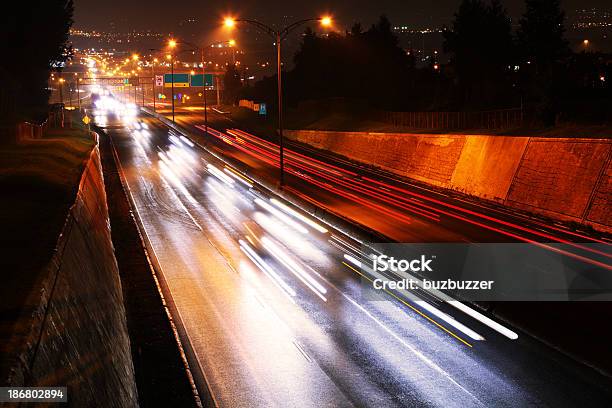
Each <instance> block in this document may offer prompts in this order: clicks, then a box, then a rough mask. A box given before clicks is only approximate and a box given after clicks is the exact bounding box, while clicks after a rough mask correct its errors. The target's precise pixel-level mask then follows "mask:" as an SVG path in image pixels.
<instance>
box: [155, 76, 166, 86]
mask: <svg viewBox="0 0 612 408" xmlns="http://www.w3.org/2000/svg"><path fill="white" fill-rule="evenodd" d="M155 86H164V76H163V75H155Z"/></svg>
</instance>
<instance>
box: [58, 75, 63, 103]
mask: <svg viewBox="0 0 612 408" xmlns="http://www.w3.org/2000/svg"><path fill="white" fill-rule="evenodd" d="M57 81H58V82H59V91H60V103H61V104H62V105H63V104H64V90H63V88H64V78H60V79H58V80H57ZM62 109H63V107H62Z"/></svg>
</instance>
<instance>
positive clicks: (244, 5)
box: [74, 0, 612, 32]
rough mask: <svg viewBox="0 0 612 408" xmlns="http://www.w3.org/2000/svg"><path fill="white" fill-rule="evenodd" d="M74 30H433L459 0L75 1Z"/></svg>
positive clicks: (575, 0) (512, 2)
mask: <svg viewBox="0 0 612 408" xmlns="http://www.w3.org/2000/svg"><path fill="white" fill-rule="evenodd" d="M74 3H75V9H76V12H75V27H78V28H84V29H98V30H108V28H109V27H110V22H114V23H115V25H116V27H117V29H118V30H120V31H125V30H132V29H136V30H141V29H152V30H154V31H156V32H171V31H174V30H175V29H177V26H178V23H179V22H180V21H181V20H184V19H186V18H190V17H195V18H197V19H198V21H199V22H201V23H203V24H210V25H211V29H214V27H215V26H216V25H217V24H218V23H219V21H220V19H221V17H222V16H223V15H225V14H228V13H230V12H232V13H233V14H234V15H239V16H242V17H245V18H247V17H249V18H256V19H259V20H261V21H264V22H267V23H274V22H275V21H278V20H279V19H281V18H282V16H283V15H289V16H292V17H291V20H294V19H299V18H307V17H314V16H318V15H321V14H324V13H325V12H326V11H328V12H330V13H331V14H332V15H333V16H334V17H335V19H336V20H337V21H338V23H339V25H340V26H346V27H348V26H350V25H351V24H352V23H353V22H355V21H360V22H362V23H363V25H364V26H368V25H369V24H371V23H372V22H374V21H375V20H376V19H377V17H378V16H379V15H381V14H386V15H387V16H388V17H389V19H390V20H391V22H392V23H393V24H394V25H400V24H407V25H414V26H415V28H420V27H435V26H440V25H442V24H445V23H448V22H449V21H450V20H451V18H452V15H453V13H454V12H455V10H456V9H457V7H458V5H459V3H460V0H351V1H335V2H334V1H330V0H327V1H321V0H310V1H281V0H243V1H233V2H231V1H230V2H228V1H219V0H208V1H203V0H178V1H177V0H173V1H169V0H135V1H134V0H132V1H130V0H128V1H125V0H104V1H100V0H74ZM504 4H505V6H506V7H507V9H508V11H509V13H510V15H511V16H512V17H513V18H515V17H517V16H519V15H520V13H521V12H522V10H523V7H524V1H523V0H506V1H504ZM562 4H563V7H564V8H565V10H566V12H567V13H568V14H569V13H570V12H571V11H572V10H574V9H576V8H590V7H598V8H604V9H610V8H612V6H611V4H610V0H565V1H564V2H563V3H562Z"/></svg>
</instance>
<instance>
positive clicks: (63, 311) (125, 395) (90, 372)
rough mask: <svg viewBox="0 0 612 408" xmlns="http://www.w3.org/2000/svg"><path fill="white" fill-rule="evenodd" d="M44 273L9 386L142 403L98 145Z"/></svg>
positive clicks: (77, 400) (80, 401) (80, 402)
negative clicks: (57, 389) (48, 388)
mask: <svg viewBox="0 0 612 408" xmlns="http://www.w3.org/2000/svg"><path fill="white" fill-rule="evenodd" d="M42 276H43V278H42V279H43V281H42V282H41V285H40V290H39V291H38V290H37V291H36V293H33V294H32V295H31V296H30V297H29V298H28V299H27V300H26V305H25V310H26V313H25V314H23V318H21V319H20V325H21V326H25V327H26V328H27V330H23V331H21V332H22V333H24V335H23V338H20V339H19V342H18V343H17V344H18V345H19V349H18V350H17V352H16V356H15V359H14V361H15V363H14V364H13V367H12V369H11V373H10V376H9V378H8V381H7V383H8V385H9V386H43V385H55V386H67V387H68V401H69V402H68V405H69V406H73V407H93V406H108V407H136V406H138V398H137V391H136V383H135V380H134V368H133V364H132V358H131V353H130V344H129V338H128V331H127V324H126V318H125V310H124V306H123V295H122V291H121V282H120V280H119V271H118V268H117V262H116V260H115V256H114V251H113V246H112V241H111V236H110V228H109V218H108V210H107V207H106V194H105V191H104V183H103V180H102V169H101V166H100V156H99V152H98V148H97V147H95V148H94V150H93V151H92V154H91V157H90V159H89V161H88V163H87V166H86V168H85V170H84V172H83V175H82V178H81V182H80V185H79V190H78V193H77V198H76V201H75V203H74V205H73V206H72V207H71V209H70V212H69V214H68V217H67V220H66V223H65V225H64V228H63V230H62V234H61V236H60V238H59V240H58V244H57V248H56V253H55V254H54V256H53V258H52V260H51V261H50V263H49V265H48V267H47V269H46V270H45V271H44V273H43V274H42Z"/></svg>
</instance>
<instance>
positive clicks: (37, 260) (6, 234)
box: [0, 113, 94, 324]
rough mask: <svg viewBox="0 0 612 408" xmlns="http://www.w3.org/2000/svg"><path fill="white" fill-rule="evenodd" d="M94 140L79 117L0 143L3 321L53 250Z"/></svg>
mask: <svg viewBox="0 0 612 408" xmlns="http://www.w3.org/2000/svg"><path fill="white" fill-rule="evenodd" d="M75 115H76V113H75ZM93 146H94V141H93V140H92V138H91V136H90V135H89V134H88V133H87V132H86V131H85V129H84V128H83V127H82V126H79V125H77V124H76V123H75V124H74V128H73V129H70V128H55V129H49V130H48V131H47V132H46V133H45V134H44V136H43V138H42V139H37V140H28V141H25V142H22V143H19V144H16V145H4V146H0V191H1V192H2V193H1V197H2V198H1V199H0V225H2V234H1V235H0V248H1V250H0V251H1V254H0V256H1V259H2V262H3V267H2V268H0V270H1V273H2V275H3V276H2V279H3V285H0V298H1V299H2V303H1V304H0V307H1V308H2V309H3V313H2V317H3V318H2V322H3V323H4V324H6V323H7V320H10V316H12V315H14V313H16V312H17V309H18V307H19V302H20V301H21V299H23V298H25V297H26V296H27V294H28V293H29V292H30V291H31V290H32V288H34V287H35V286H36V285H35V283H36V281H37V278H38V275H39V272H40V271H41V270H42V268H43V267H44V266H45V265H46V264H47V263H48V261H49V260H50V258H51V256H52V255H53V249H54V248H55V245H56V242H57V239H58V236H59V234H60V232H61V230H62V227H63V225H64V221H65V219H66V216H67V214H68V210H69V208H70V206H71V205H72V204H73V203H74V200H75V197H76V192H77V189H78V184H79V180H80V177H81V173H82V171H83V168H84V165H85V163H86V161H87V159H88V158H89V154H90V152H91V149H92V148H93ZM7 314H8V315H9V316H7ZM7 318H8V319H7Z"/></svg>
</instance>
